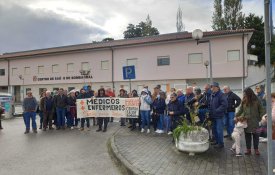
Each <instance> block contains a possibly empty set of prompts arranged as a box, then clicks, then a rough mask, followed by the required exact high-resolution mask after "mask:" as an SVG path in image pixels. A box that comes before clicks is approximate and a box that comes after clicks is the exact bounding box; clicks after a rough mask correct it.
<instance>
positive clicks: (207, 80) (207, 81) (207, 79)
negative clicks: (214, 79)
mask: <svg viewBox="0 0 275 175" xmlns="http://www.w3.org/2000/svg"><path fill="white" fill-rule="evenodd" d="M205 67H206V83H207V84H208V83H209V77H208V66H205Z"/></svg>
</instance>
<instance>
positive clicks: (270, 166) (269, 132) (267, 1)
mask: <svg viewBox="0 0 275 175" xmlns="http://www.w3.org/2000/svg"><path fill="white" fill-rule="evenodd" d="M264 10H265V17H264V19H265V22H264V25H265V27H264V30H265V67H266V112H267V118H268V120H267V140H268V141H267V159H268V175H272V174H273V172H272V171H273V157H272V116H271V75H270V72H271V71H270V42H271V40H270V38H271V35H270V31H271V30H270V0H265V1H264Z"/></svg>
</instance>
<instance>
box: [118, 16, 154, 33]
mask: <svg viewBox="0 0 275 175" xmlns="http://www.w3.org/2000/svg"><path fill="white" fill-rule="evenodd" d="M123 34H124V38H135V37H142V36H153V35H159V31H158V29H157V28H155V27H152V20H151V19H150V16H149V15H148V16H147V18H146V22H143V21H141V22H140V23H139V24H138V25H134V24H129V25H128V26H127V30H126V31H124V32H123Z"/></svg>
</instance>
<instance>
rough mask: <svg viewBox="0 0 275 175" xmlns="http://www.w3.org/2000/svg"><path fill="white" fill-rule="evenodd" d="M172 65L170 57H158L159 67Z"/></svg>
mask: <svg viewBox="0 0 275 175" xmlns="http://www.w3.org/2000/svg"><path fill="white" fill-rule="evenodd" d="M169 65H170V57H168V56H165V57H158V66H169Z"/></svg>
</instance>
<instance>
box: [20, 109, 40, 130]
mask: <svg viewBox="0 0 275 175" xmlns="http://www.w3.org/2000/svg"><path fill="white" fill-rule="evenodd" d="M23 118H24V123H25V126H26V130H30V119H31V120H32V129H37V126H36V121H35V120H36V112H24V114H23Z"/></svg>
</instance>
